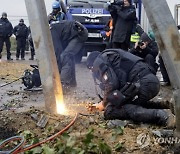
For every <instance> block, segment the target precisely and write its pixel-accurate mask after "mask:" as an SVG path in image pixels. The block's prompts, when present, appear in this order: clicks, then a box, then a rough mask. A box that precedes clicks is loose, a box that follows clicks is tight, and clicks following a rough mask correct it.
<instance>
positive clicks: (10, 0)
mask: <svg viewBox="0 0 180 154" xmlns="http://www.w3.org/2000/svg"><path fill="white" fill-rule="evenodd" d="M44 1H45V4H46V11H47V14H49V13H50V12H51V5H52V2H53V1H54V0H44ZM167 2H168V4H169V6H170V9H171V10H173V9H174V6H175V4H180V0H167ZM2 12H7V14H8V19H9V20H10V21H11V23H12V24H13V26H15V25H17V24H18V23H19V19H20V18H23V19H24V20H25V24H27V26H29V23H28V17H27V12H26V7H25V1H24V0H0V16H1V13H2ZM172 13H173V12H172ZM173 14H174V13H173Z"/></svg>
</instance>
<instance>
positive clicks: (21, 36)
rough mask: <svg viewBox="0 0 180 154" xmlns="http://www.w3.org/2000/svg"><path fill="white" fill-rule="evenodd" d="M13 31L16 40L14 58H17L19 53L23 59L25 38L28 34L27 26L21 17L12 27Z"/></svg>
mask: <svg viewBox="0 0 180 154" xmlns="http://www.w3.org/2000/svg"><path fill="white" fill-rule="evenodd" d="M13 33H14V35H15V36H16V41H17V51H16V60H19V56H20V54H21V60H25V58H24V56H25V46H26V39H27V36H28V28H27V26H26V25H25V24H24V20H23V19H20V20H19V24H18V25H17V26H15V27H14V30H13Z"/></svg>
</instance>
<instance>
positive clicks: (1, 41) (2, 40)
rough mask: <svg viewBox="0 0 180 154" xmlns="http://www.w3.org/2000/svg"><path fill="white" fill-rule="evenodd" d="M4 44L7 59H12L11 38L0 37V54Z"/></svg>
mask: <svg viewBox="0 0 180 154" xmlns="http://www.w3.org/2000/svg"><path fill="white" fill-rule="evenodd" d="M4 43H5V44H6V50H7V59H10V58H11V52H10V48H11V42H10V38H9V37H0V53H1V52H2V50H3V45H4Z"/></svg>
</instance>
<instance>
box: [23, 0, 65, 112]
mask: <svg viewBox="0 0 180 154" xmlns="http://www.w3.org/2000/svg"><path fill="white" fill-rule="evenodd" d="M25 4H26V8H27V13H28V18H29V23H30V27H31V31H32V37H33V40H34V45H35V49H36V53H37V58H38V65H39V70H40V76H41V81H42V87H43V92H44V98H45V107H46V109H47V111H48V112H50V113H56V112H57V110H56V102H57V101H63V93H62V86H61V82H60V75H59V70H58V67H57V61H56V57H55V52H54V47H53V43H52V38H51V33H50V30H49V24H48V19H47V13H46V9H45V3H44V0H25Z"/></svg>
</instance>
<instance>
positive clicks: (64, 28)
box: [50, 20, 88, 49]
mask: <svg viewBox="0 0 180 154" xmlns="http://www.w3.org/2000/svg"><path fill="white" fill-rule="evenodd" d="M79 26H80V27H81V28H82V31H78V23H77V22H75V21H67V20H62V21H59V23H55V24H51V28H50V29H51V34H52V37H54V38H59V41H61V43H62V48H63V49H65V48H66V46H67V45H68V43H69V42H70V41H71V40H72V39H73V38H78V39H79V41H80V42H85V41H86V40H87V37H88V32H87V29H86V28H85V27H84V26H82V25H81V24H79Z"/></svg>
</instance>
